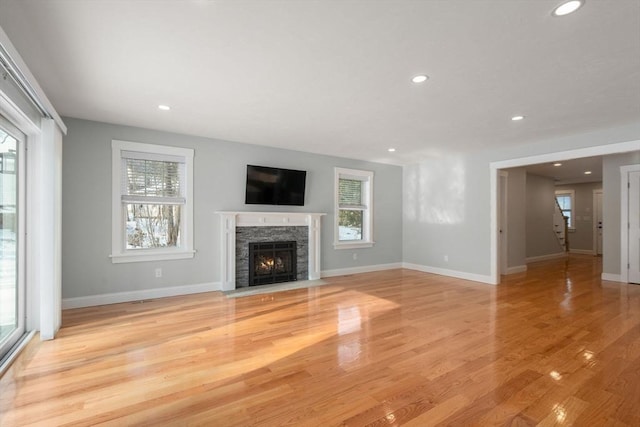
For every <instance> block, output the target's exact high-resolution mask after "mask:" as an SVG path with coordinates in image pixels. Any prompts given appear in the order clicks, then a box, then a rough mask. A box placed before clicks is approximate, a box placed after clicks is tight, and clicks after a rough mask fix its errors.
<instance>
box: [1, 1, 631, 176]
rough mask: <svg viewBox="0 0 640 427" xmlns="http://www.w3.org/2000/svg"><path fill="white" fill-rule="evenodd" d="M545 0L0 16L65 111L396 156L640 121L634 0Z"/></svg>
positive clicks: (189, 6) (52, 10)
mask: <svg viewBox="0 0 640 427" xmlns="http://www.w3.org/2000/svg"><path fill="white" fill-rule="evenodd" d="M558 3H559V0H528V1H525V0H522V1H505V0H476V1H472V0H446V1H444V0H443V1H435V0H432V1H427V0H425V1H402V0H394V1H350V0H346V1H340V2H338V1H330V0H326V1H320V0H319V1H275V0H271V1H266V0H265V1H255V0H254V1H205V0H199V1H196V0H193V1H185V0H162V1H160V0H157V1H133V0H130V1H123V0H121V1H115V0H102V1H73V0H47V1H39V0H0V26H2V28H3V29H4V30H5V32H7V34H8V35H9V37H10V38H11V40H12V42H13V43H14V45H15V46H16V47H17V49H18V50H19V51H20V52H21V55H22V56H23V58H24V60H25V61H26V63H27V64H28V65H29V67H30V69H31V71H32V72H33V73H34V75H35V76H36V78H37V79H38V81H39V83H40V85H41V86H42V87H43V89H44V90H45V92H46V93H47V94H48V97H49V98H50V100H51V101H52V103H53V104H54V106H55V107H56V109H57V110H58V112H59V113H60V114H61V115H64V116H70V117H77V118H83V119H90V120H98V121H103V122H110V123H118V124H125V125H133V126H141V127H146V128H153V129H159V130H165V131H172V132H178V133H184V134H190V135H200V136H205V137H211V138H220V139H225V140H230V141H239V142H246V143H253V144H263V145H269V146H274V147H283V148H288V149H294V150H302V151H309V152H315V153H324V154H331V155H338V156H344V157H350V158H357V159H365V160H372V161H381V162H387V163H396V164H403V163H412V162H416V161H419V160H420V159H421V158H423V157H425V156H430V155H436V154H438V153H440V152H442V151H449V150H474V149H483V148H489V147H492V148H499V147H504V146H509V145H516V144H523V143H530V142H534V141H536V140H539V139H542V138H548V137H553V136H560V135H567V134H572V133H577V132H583V131H589V130H593V129H599V128H607V127H612V126H617V125H623V124H627V123H631V122H637V121H638V120H640V1H638V0H616V1H604V0H587V2H586V4H585V6H584V7H582V8H581V9H580V10H578V11H577V12H576V13H574V14H572V15H568V16H566V17H563V18H556V17H552V16H551V11H552V9H553V8H554V7H555V6H556V5H557V4H558ZM420 73H426V74H428V75H429V76H430V79H429V80H428V82H426V83H424V84H422V85H416V84H414V83H412V82H411V77H413V76H414V75H416V74H420ZM158 104H167V105H170V106H171V108H172V109H171V111H169V112H163V111H160V110H158V109H157V106H158ZM516 114H522V115H525V116H526V118H525V120H523V121H520V122H512V121H511V120H510V117H511V116H513V115H516ZM388 147H395V148H397V152H396V153H393V154H391V153H388V152H387V148H388Z"/></svg>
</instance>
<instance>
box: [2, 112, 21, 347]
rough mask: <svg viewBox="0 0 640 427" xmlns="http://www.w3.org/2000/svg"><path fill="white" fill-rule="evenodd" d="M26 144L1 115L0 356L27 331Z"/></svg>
mask: <svg viewBox="0 0 640 427" xmlns="http://www.w3.org/2000/svg"><path fill="white" fill-rule="evenodd" d="M24 143H25V137H24V134H22V133H21V132H20V131H19V130H18V129H16V128H15V127H14V126H12V125H11V124H10V123H9V122H8V121H7V120H5V119H4V118H3V117H2V116H0V358H2V356H4V355H5V354H6V353H7V352H8V351H9V349H10V348H11V347H12V346H13V345H14V344H15V343H16V341H18V339H19V338H20V337H21V336H22V335H23V334H24V332H25V281H24V253H25V252H24V239H23V236H24V231H25V228H24V224H25V221H24V212H25V209H24V200H25V197H24V196H25V193H24V182H25V179H24V177H25V173H24V169H25V168H24V165H25V162H24Z"/></svg>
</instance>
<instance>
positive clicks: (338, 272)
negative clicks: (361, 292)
mask: <svg viewBox="0 0 640 427" xmlns="http://www.w3.org/2000/svg"><path fill="white" fill-rule="evenodd" d="M394 268H402V263H401V262H394V263H391V264H375V265H364V266H362V267H351V268H338V269H335V270H324V271H321V272H320V277H334V276H346V275H347V274H358V273H370V272H372V271H382V270H393V269H394Z"/></svg>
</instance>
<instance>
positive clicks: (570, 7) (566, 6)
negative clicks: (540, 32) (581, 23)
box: [551, 0, 584, 16]
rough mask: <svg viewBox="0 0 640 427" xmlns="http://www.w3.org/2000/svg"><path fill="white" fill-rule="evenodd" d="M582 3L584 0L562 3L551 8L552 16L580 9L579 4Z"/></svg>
mask: <svg viewBox="0 0 640 427" xmlns="http://www.w3.org/2000/svg"><path fill="white" fill-rule="evenodd" d="M583 4H584V0H571V1H566V2H564V3H562V4H561V5H560V6H558V7H556V8H555V9H553V12H552V13H551V14H552V15H553V16H565V15H568V14H570V13H573V12H575V11H576V10H578V9H580V6H582V5H583Z"/></svg>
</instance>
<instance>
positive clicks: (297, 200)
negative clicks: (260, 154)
mask: <svg viewBox="0 0 640 427" xmlns="http://www.w3.org/2000/svg"><path fill="white" fill-rule="evenodd" d="M306 178H307V172H306V171H299V170H292V169H280V168H270V167H266V166H254V165H247V190H246V195H245V203H246V204H248V205H290V206H304V189H305V183H306Z"/></svg>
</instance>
